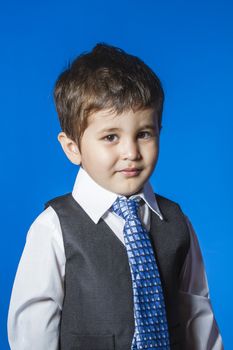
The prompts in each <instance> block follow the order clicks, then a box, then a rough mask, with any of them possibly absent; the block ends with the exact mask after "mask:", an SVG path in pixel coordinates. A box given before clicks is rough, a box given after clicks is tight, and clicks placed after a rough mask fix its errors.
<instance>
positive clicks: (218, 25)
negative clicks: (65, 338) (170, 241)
mask: <svg viewBox="0 0 233 350" xmlns="http://www.w3.org/2000/svg"><path fill="white" fill-rule="evenodd" d="M232 14H233V4H232V2H231V1H227V0H222V1H216V0H211V1H199V0H198V1H194V0H192V1H188V2H187V1H167V0H164V1H152V0H151V1H147V0H144V1H137V0H134V1H132V0H130V1H122V0H118V1H117V2H110V1H93V0H89V1H88V2H84V1H66V2H65V1H63V2H62V1H58V0H57V1H55V0H52V1H38V2H32V1H25V0H22V1H8V2H6V1H5V3H4V5H3V4H2V6H1V15H0V36H1V55H0V69H1V84H0V98H1V148H0V149H1V165H2V166H1V175H0V176H1V178H0V180H1V214H2V218H1V254H0V259H1V261H0V276H1V277H0V278H1V281H0V286H1V291H0V295H1V297H0V322H1V324H0V332H1V334H0V342H1V343H0V349H1V350H7V349H9V347H8V345H7V344H8V343H7V336H6V317H7V310H8V305H9V298H10V293H11V288H12V283H13V279H14V275H15V272H16V268H17V264H18V261H19V258H20V255H21V253H22V249H23V246H24V243H25V237H26V233H27V230H28V228H29V226H30V224H31V223H32V221H33V220H34V219H35V217H36V216H37V215H38V214H39V213H40V212H41V210H42V209H43V203H44V202H46V201H47V200H48V199H50V198H52V197H54V196H57V195H60V194H63V193H65V192H68V191H70V190H71V189H72V185H73V181H74V179H75V175H76V171H77V169H76V168H75V166H73V165H72V164H70V163H69V162H68V160H67V159H66V158H65V155H64V154H63V153H62V150H61V148H60V146H59V144H58V142H57V139H56V137H57V133H58V132H59V130H60V128H59V124H58V121H57V117H56V113H55V108H54V105H53V99H52V89H53V84H54V81H55V79H56V77H57V75H58V74H59V73H60V71H61V70H62V69H63V68H65V67H66V64H67V63H68V61H69V60H71V59H73V58H74V57H75V56H76V55H77V54H79V53H81V52H83V51H85V50H90V49H91V48H92V47H93V46H94V45H95V43H96V42H99V41H104V42H107V43H109V44H113V45H116V46H119V47H121V48H123V49H125V50H126V51H128V52H129V53H132V54H135V55H137V56H139V57H141V58H142V59H143V60H144V61H145V62H146V63H147V64H149V65H150V66H151V67H152V68H153V69H154V70H155V72H156V73H157V74H158V75H159V77H160V78H161V80H162V82H163V85H164V89H165V93H166V103H165V111H164V117H163V118H164V119H163V130H162V134H161V151H160V159H159V162H158V165H157V168H156V171H155V173H154V174H153V176H152V182H153V185H154V188H155V190H156V191H157V192H159V193H161V194H163V195H164V196H168V197H169V198H171V199H173V200H175V201H178V202H179V203H180V204H181V206H182V208H183V210H184V212H185V213H186V214H187V215H188V216H189V218H190V219H191V221H192V223H193V225H194V228H195V230H196V232H197V234H198V237H199V241H200V245H201V248H202V252H203V255H204V260H205V265H206V270H207V274H208V279H209V285H210V291H211V298H212V304H213V307H214V310H215V315H216V318H217V321H218V324H219V327H220V329H221V332H222V335H223V339H224V343H225V347H226V349H227V348H228V349H230V348H231V344H232V341H233V337H232V329H231V326H232V314H233V307H232V295H233V285H232V266H233V259H232V255H233V251H232V245H233V239H232V226H231V225H230V221H232V209H233V208H232V195H233V193H232V185H231V180H232V178H233V177H232V157H231V153H232V149H233V148H232V146H233V144H232V138H233V137H232V132H233V128H232V126H233V125H232V124H233V122H232V120H233V114H232V112H233V107H232V106H233V104H232V101H233V89H232V82H233V24H232ZM46 350H47V349H46ZM48 350H49V349H48Z"/></svg>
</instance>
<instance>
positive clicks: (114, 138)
mask: <svg viewBox="0 0 233 350" xmlns="http://www.w3.org/2000/svg"><path fill="white" fill-rule="evenodd" d="M117 139H118V137H117V135H115V134H111V135H107V136H105V137H104V140H105V141H108V142H114V141H117Z"/></svg>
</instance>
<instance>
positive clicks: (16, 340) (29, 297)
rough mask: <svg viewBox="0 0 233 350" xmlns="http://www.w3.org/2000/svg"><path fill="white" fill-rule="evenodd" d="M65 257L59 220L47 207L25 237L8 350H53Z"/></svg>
mask: <svg viewBox="0 0 233 350" xmlns="http://www.w3.org/2000/svg"><path fill="white" fill-rule="evenodd" d="M64 273H65V254H64V245H63V240H62V233H61V228H60V223H59V219H58V217H57V215H56V213H55V211H54V210H53V209H52V208H51V207H48V208H47V209H46V210H45V211H44V212H43V213H42V214H41V215H40V216H38V218H37V219H36V220H35V221H34V223H33V224H32V226H31V227H30V229H29V232H28V234H27V240H26V244H25V247H24V251H23V254H22V257H21V260H20V262H19V266H18V269H17V273H16V277H15V281H14V285H13V290H12V295H11V301H10V307H9V313H8V338H9V343H10V347H11V350H31V349H34V350H45V349H49V350H57V349H58V341H59V324H60V315H61V309H62V303H63V297H64V289H63V284H64Z"/></svg>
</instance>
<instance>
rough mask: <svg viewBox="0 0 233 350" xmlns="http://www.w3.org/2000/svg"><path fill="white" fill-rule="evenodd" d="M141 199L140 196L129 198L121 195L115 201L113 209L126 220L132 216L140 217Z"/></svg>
mask: <svg viewBox="0 0 233 350" xmlns="http://www.w3.org/2000/svg"><path fill="white" fill-rule="evenodd" d="M139 200H140V199H139V198H137V199H127V198H125V197H123V196H119V197H117V199H116V200H115V202H114V203H113V205H112V208H111V209H112V211H114V213H116V214H117V215H118V216H121V217H122V218H123V219H124V220H128V219H129V218H130V217H138V208H139Z"/></svg>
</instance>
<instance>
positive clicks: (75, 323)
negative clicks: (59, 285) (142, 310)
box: [46, 194, 189, 350]
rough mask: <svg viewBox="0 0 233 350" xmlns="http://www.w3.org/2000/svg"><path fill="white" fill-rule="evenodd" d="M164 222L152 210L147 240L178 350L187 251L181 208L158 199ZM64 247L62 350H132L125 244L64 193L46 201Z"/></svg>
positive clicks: (104, 224)
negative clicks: (56, 219) (57, 222)
mask: <svg viewBox="0 0 233 350" xmlns="http://www.w3.org/2000/svg"><path fill="white" fill-rule="evenodd" d="M156 199H157V201H158V205H159V208H160V210H161V212H162V215H163V217H164V220H160V219H159V217H158V216H157V215H156V214H154V213H153V212H151V230H150V233H151V237H152V244H153V247H154V250H155V255H156V257H157V262H158V266H159V269H160V275H161V280H162V284H163V290H164V296H165V302H166V310H167V319H168V326H169V333H170V342H171V349H172V350H178V349H179V350H181V349H183V347H182V333H183V331H182V322H181V320H180V316H179V298H178V287H179V274H180V271H181V268H182V266H183V264H184V261H185V257H186V255H187V252H188V249H189V231H188V227H187V224H186V221H185V218H184V215H183V213H182V211H181V209H180V207H179V206H178V205H177V204H176V203H174V202H172V201H170V200H168V199H166V198H164V197H161V196H158V195H156ZM49 205H50V206H51V207H52V208H53V209H54V210H55V211H56V213H57V215H58V217H59V220H60V224H61V229H62V234H63V240H64V247H65V255H66V268H65V283H64V290H65V295H64V303H63V309H62V317H61V329H60V350H130V347H131V342H132V338H133V333H134V317H133V294H132V280H131V274H130V269H129V263H128V257H127V252H126V248H125V246H124V244H123V243H122V242H121V241H120V240H119V239H118V238H117V236H116V235H115V234H114V233H113V232H112V230H111V229H110V228H109V226H108V225H107V224H106V223H105V222H104V221H103V220H102V219H101V220H100V221H99V223H98V224H97V225H96V224H95V223H93V221H92V220H91V219H90V218H89V216H88V215H87V214H86V213H85V211H84V210H83V209H82V208H81V207H80V206H79V204H78V203H77V202H76V201H75V200H74V198H73V197H72V195H71V194H67V195H64V196H61V197H58V198H55V199H53V200H51V201H49V202H48V203H47V204H46V206H49Z"/></svg>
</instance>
